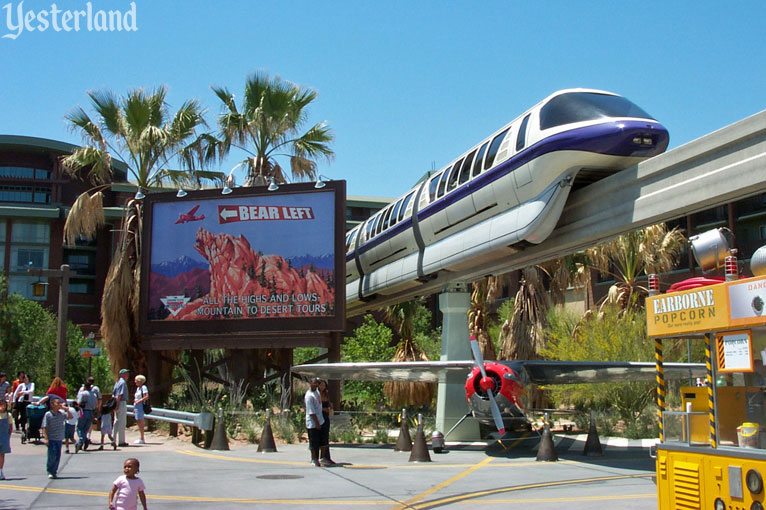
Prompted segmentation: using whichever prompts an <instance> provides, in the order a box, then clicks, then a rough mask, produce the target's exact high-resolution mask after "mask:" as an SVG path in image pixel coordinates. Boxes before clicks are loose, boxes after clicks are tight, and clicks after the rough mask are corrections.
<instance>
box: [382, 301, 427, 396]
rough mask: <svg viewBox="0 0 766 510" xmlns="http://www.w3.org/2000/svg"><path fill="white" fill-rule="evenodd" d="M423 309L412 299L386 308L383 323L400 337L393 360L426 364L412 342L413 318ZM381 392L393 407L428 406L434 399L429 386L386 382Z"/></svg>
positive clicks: (418, 302) (424, 358) (419, 349)
mask: <svg viewBox="0 0 766 510" xmlns="http://www.w3.org/2000/svg"><path fill="white" fill-rule="evenodd" d="M421 306H422V302H421V300H420V299H413V300H410V301H405V302H403V303H398V304H395V305H391V306H389V307H387V308H386V317H385V320H386V322H388V323H389V325H391V327H393V328H394V331H395V332H396V333H397V334H398V335H399V337H400V338H401V340H400V342H399V345H398V346H397V347H396V353H395V354H394V359H393V361H396V362H399V361H428V356H427V355H426V353H425V352H423V350H422V349H421V348H420V347H419V346H418V345H417V344H416V343H415V326H414V321H415V316H416V314H417V312H418V310H419V309H420V307H421ZM383 393H384V394H385V395H386V396H387V397H388V398H389V399H390V400H391V404H392V405H393V406H394V407H399V406H404V405H420V404H429V403H431V401H432V400H433V398H434V385H433V384H429V383H409V382H387V383H386V384H385V386H384V387H383Z"/></svg>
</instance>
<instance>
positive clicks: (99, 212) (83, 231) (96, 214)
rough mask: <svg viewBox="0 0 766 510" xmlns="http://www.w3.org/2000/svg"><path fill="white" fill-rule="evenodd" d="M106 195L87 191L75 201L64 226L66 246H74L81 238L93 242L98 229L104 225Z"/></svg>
mask: <svg viewBox="0 0 766 510" xmlns="http://www.w3.org/2000/svg"><path fill="white" fill-rule="evenodd" d="M103 199H104V194H103V193H101V192H100V191H98V192H96V193H93V194H92V195H89V194H88V192H87V191H86V192H85V193H83V194H81V195H80V196H79V197H77V200H75V203H74V204H73V205H72V209H71V210H70V211H69V215H68V216H67V219H66V223H65V224H64V244H65V245H67V246H74V244H75V241H76V240H77V239H78V238H79V237H84V238H86V239H87V240H91V239H93V238H94V237H95V236H96V230H98V227H100V226H102V225H104V223H105V220H104V203H103Z"/></svg>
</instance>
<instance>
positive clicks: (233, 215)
mask: <svg viewBox="0 0 766 510" xmlns="http://www.w3.org/2000/svg"><path fill="white" fill-rule="evenodd" d="M232 221H239V207H238V206H236V205H219V206H218V223H230V222H232Z"/></svg>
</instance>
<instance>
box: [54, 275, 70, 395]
mask: <svg viewBox="0 0 766 510" xmlns="http://www.w3.org/2000/svg"><path fill="white" fill-rule="evenodd" d="M68 303H69V264H62V265H61V284H60V287H59V316H58V334H57V335H56V375H57V376H58V377H60V378H61V379H62V380H63V379H64V361H65V360H66V326H67V320H66V318H67V311H68V310H67V308H68Z"/></svg>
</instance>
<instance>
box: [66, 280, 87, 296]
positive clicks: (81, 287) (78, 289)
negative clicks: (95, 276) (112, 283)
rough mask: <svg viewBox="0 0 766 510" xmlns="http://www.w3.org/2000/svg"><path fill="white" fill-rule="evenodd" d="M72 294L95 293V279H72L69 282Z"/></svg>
mask: <svg viewBox="0 0 766 510" xmlns="http://www.w3.org/2000/svg"><path fill="white" fill-rule="evenodd" d="M69 293H70V294H93V280H71V281H70V282H69Z"/></svg>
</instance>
